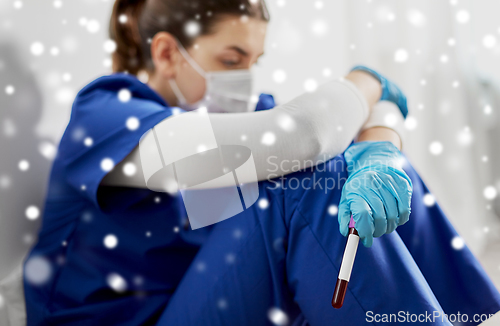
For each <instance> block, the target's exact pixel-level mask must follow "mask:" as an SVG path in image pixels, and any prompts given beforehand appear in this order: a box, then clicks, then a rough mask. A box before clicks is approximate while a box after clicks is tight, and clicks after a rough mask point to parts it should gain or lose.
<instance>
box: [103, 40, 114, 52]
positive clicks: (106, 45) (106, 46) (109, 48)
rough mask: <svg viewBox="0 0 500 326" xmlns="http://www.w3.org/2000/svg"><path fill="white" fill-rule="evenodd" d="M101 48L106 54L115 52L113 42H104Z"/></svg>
mask: <svg viewBox="0 0 500 326" xmlns="http://www.w3.org/2000/svg"><path fill="white" fill-rule="evenodd" d="M103 48H104V51H105V52H106V53H113V52H115V50H116V42H115V41H113V40H106V41H104V45H103Z"/></svg>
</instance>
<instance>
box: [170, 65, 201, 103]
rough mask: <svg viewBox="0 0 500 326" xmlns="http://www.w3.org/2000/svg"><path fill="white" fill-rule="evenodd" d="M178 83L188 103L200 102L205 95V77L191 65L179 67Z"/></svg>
mask: <svg viewBox="0 0 500 326" xmlns="http://www.w3.org/2000/svg"><path fill="white" fill-rule="evenodd" d="M176 79H177V85H178V86H179V88H180V89H181V91H182V94H183V95H184V97H185V98H186V100H187V101H188V103H195V102H198V101H199V100H201V99H202V98H203V96H204V95H205V78H203V77H202V76H201V75H200V74H199V73H198V72H196V70H194V69H193V68H192V67H191V66H189V65H183V67H181V69H179V75H178V77H177V78H176Z"/></svg>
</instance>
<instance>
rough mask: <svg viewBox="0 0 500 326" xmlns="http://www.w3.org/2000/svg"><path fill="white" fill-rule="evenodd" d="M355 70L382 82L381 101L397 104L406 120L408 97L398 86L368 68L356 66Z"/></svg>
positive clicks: (353, 69)
mask: <svg viewBox="0 0 500 326" xmlns="http://www.w3.org/2000/svg"><path fill="white" fill-rule="evenodd" d="M355 70H361V71H365V72H367V73H369V74H371V75H372V76H373V77H375V78H377V79H378V80H379V81H380V84H381V85H382V96H381V97H380V100H381V101H384V100H385V101H390V102H392V103H394V104H396V105H397V106H398V107H399V109H400V110H401V113H402V114H403V117H404V118H405V119H406V116H407V115H408V106H407V104H406V96H405V95H404V94H403V92H402V91H401V89H399V87H398V86H397V85H396V84H394V83H393V82H391V81H390V80H388V79H387V78H385V77H384V76H382V75H381V74H379V73H378V72H376V71H375V70H372V69H370V68H368V67H365V66H355V67H354V68H352V69H351V71H355Z"/></svg>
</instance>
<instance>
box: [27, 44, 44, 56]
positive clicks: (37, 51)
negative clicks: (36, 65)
mask: <svg viewBox="0 0 500 326" xmlns="http://www.w3.org/2000/svg"><path fill="white" fill-rule="evenodd" d="M30 50H31V53H32V54H33V55H34V56H37V57H38V56H41V55H42V54H43V52H44V51H45V47H44V46H43V44H42V43H40V42H35V43H33V44H31V47H30Z"/></svg>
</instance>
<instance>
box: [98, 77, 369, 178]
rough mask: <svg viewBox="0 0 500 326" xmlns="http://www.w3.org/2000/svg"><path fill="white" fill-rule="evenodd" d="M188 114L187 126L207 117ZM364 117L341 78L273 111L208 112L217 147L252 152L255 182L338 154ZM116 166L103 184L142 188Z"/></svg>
mask: <svg viewBox="0 0 500 326" xmlns="http://www.w3.org/2000/svg"><path fill="white" fill-rule="evenodd" d="M187 115H189V118H188V119H186V118H187V116H186V117H185V119H183V121H184V123H185V124H186V126H189V125H193V126H195V125H199V123H198V122H199V121H197V119H206V115H205V117H204V116H203V115H201V114H196V113H194V114H193V113H192V112H189V113H187ZM368 115H369V108H368V104H367V102H366V99H365V98H364V96H363V94H362V93H361V92H360V91H359V90H358V89H357V87H356V86H355V85H354V84H353V83H352V82H350V81H348V80H346V79H343V78H340V79H338V80H333V81H330V82H328V83H325V84H324V85H322V86H320V87H318V89H317V90H316V91H314V92H311V93H305V94H302V95H300V96H298V97H296V98H295V99H293V100H291V101H290V102H288V103H286V104H283V105H279V106H277V107H275V108H274V109H272V110H267V111H259V112H247V113H231V114H228V113H212V114H208V116H209V118H210V123H211V126H212V129H213V132H214V135H215V138H216V141H217V144H218V146H223V145H243V146H246V147H248V148H249V149H250V150H251V152H252V155H253V158H254V162H255V167H256V171H257V179H258V180H259V181H260V180H267V179H271V178H276V177H279V176H282V175H286V174H289V173H292V172H295V171H297V170H300V169H303V168H305V167H310V166H314V165H317V164H319V163H321V162H324V161H326V160H328V159H330V158H332V157H334V156H336V155H338V154H340V153H342V152H343V151H344V150H345V149H346V148H347V147H348V146H349V144H350V143H351V142H352V140H353V139H354V137H355V136H356V134H357V133H358V132H359V130H360V128H361V127H362V125H363V124H364V123H365V121H366V120H367V118H368ZM183 116H184V114H183ZM189 119H190V120H189ZM161 123H162V122H160V124H161ZM193 132H195V131H193ZM158 141H159V142H161V141H162V140H161V139H158ZM143 159H146V160H147V158H143ZM140 161H141V160H140V155H139V150H138V149H135V150H134V151H133V152H132V153H131V155H130V156H129V157H128V158H127V159H126V160H125V162H131V163H134V165H137V166H140ZM124 164H125V163H124ZM120 170H121V169H119V170H117V171H118V172H117V173H112V174H110V175H108V177H107V178H106V179H105V180H104V181H103V183H104V184H108V185H120V186H131V187H145V181H144V177H143V176H142V175H139V174H137V175H135V176H133V177H125V176H124V175H123V173H120ZM239 182H241V183H244V182H245V180H239ZM221 186H224V185H221Z"/></svg>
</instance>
